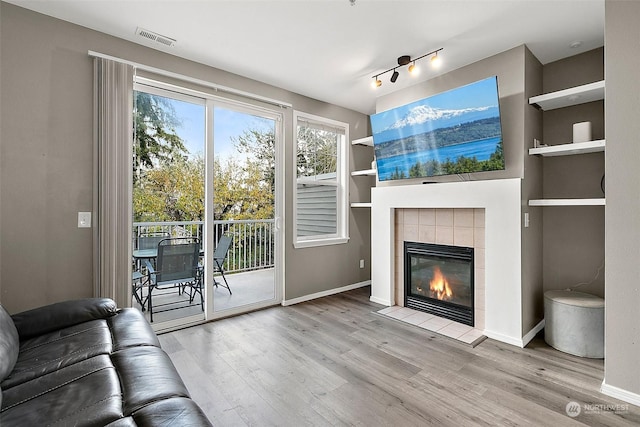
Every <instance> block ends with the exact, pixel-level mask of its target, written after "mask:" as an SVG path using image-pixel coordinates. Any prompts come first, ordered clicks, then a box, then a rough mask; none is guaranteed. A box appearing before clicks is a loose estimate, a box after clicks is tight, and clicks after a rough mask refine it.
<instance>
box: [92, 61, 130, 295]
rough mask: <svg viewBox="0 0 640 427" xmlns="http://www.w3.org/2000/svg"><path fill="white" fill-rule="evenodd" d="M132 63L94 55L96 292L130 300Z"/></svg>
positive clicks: (96, 293) (95, 293)
mask: <svg viewBox="0 0 640 427" xmlns="http://www.w3.org/2000/svg"><path fill="white" fill-rule="evenodd" d="M133 77H134V69H133V67H132V66H130V65H127V64H122V63H119V62H115V61H111V60H108V59H104V58H94V120H95V123H94V129H95V135H94V140H95V141H94V144H95V146H94V201H93V204H94V207H93V212H94V236H93V237H94V257H93V259H94V266H93V267H94V268H93V271H94V295H95V296H97V297H107V298H112V299H113V300H115V301H116V303H117V304H118V306H119V307H128V306H130V305H131V291H130V286H131V250H132V249H131V238H130V233H131V227H132V212H131V209H132V208H131V192H132V167H133V166H132V161H133V160H132V152H133V151H132V146H133Z"/></svg>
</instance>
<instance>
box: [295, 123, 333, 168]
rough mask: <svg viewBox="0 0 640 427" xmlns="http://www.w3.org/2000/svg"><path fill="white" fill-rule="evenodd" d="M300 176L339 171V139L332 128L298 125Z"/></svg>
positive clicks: (298, 164)
mask: <svg viewBox="0 0 640 427" xmlns="http://www.w3.org/2000/svg"><path fill="white" fill-rule="evenodd" d="M297 136H298V139H297V146H298V153H297V169H298V176H316V175H323V174H328V173H336V172H337V167H338V164H337V161H338V141H337V139H336V134H335V132H334V131H331V130H324V129H316V128H313V127H310V126H298V135H297Z"/></svg>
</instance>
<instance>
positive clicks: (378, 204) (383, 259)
mask: <svg viewBox="0 0 640 427" xmlns="http://www.w3.org/2000/svg"><path fill="white" fill-rule="evenodd" d="M522 203H523V201H522V197H521V180H520V179H519V178H514V179H499V180H489V181H467V182H450V183H437V184H423V185H420V184H417V185H403V186H389V187H375V188H372V189H371V301H373V302H376V303H379V304H383V305H387V306H392V305H394V304H395V303H396V302H395V301H394V277H395V271H394V270H395V265H394V263H395V261H394V258H395V257H394V241H395V236H394V211H395V209H398V208H408V209H411V208H484V210H485V239H486V241H485V250H486V253H485V281H486V283H485V310H486V317H485V330H484V334H485V335H486V336H488V337H490V338H493V339H496V340H499V341H502V342H506V343H509V344H513V345H518V346H522V345H523V334H522V284H521V282H522V274H521V266H522V263H521V219H520V217H521V206H522Z"/></svg>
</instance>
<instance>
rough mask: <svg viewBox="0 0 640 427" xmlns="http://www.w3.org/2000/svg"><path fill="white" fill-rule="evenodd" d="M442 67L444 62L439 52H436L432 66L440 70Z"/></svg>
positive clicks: (432, 58) (432, 59)
mask: <svg viewBox="0 0 640 427" xmlns="http://www.w3.org/2000/svg"><path fill="white" fill-rule="evenodd" d="M440 65H442V60H441V59H440V57H439V56H438V52H436V54H435V55H434V56H432V57H431V66H432V67H433V68H440Z"/></svg>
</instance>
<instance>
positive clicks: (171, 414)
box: [110, 397, 211, 427]
mask: <svg viewBox="0 0 640 427" xmlns="http://www.w3.org/2000/svg"><path fill="white" fill-rule="evenodd" d="M133 419H134V420H135V422H136V425H138V426H156V427H159V426H166V427H171V426H181V427H184V426H206V425H211V424H210V423H209V420H208V419H207V417H206V416H205V415H204V413H203V412H202V409H200V407H199V406H198V405H197V404H196V403H195V402H194V401H193V400H191V399H186V398H184V397H173V398H171V399H165V400H162V401H160V402H156V403H152V404H151V405H148V406H145V407H144V408H142V409H140V410H139V411H137V412H135V413H134V414H133ZM110 427H111V426H110Z"/></svg>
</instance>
